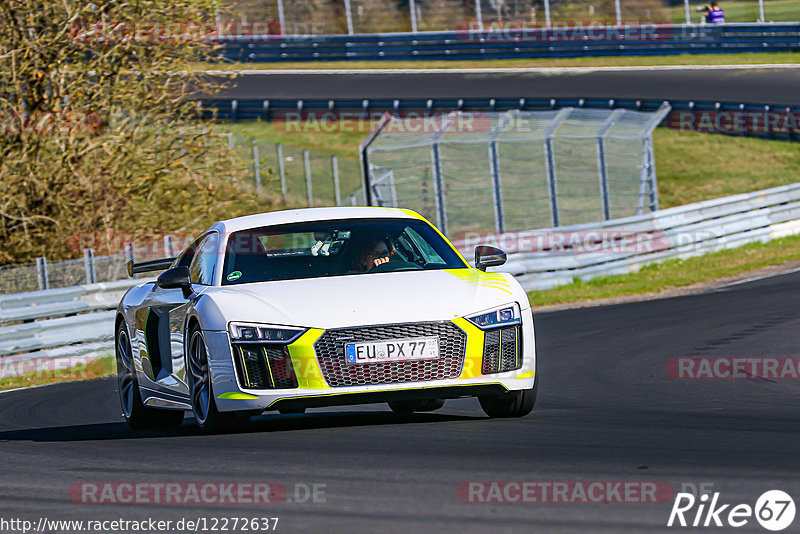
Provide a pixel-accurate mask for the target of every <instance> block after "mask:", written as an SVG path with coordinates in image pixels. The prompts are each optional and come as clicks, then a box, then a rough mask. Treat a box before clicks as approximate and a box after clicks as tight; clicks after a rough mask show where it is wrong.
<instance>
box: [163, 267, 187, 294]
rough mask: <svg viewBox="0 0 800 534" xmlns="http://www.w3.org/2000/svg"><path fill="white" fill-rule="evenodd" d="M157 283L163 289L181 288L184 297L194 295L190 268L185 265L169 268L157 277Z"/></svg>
mask: <svg viewBox="0 0 800 534" xmlns="http://www.w3.org/2000/svg"><path fill="white" fill-rule="evenodd" d="M156 284H158V287H160V288H162V289H181V290H183V296H184V298H187V299H188V298H189V297H190V296H191V295H192V281H191V277H190V275H189V268H188V267H186V266H185V265H181V266H180V267H173V268H172V269H167V270H166V271H164V272H163V273H161V274H160V275H159V277H158V278H157V279H156Z"/></svg>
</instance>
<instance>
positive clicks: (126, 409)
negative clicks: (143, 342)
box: [115, 321, 183, 429]
mask: <svg viewBox="0 0 800 534" xmlns="http://www.w3.org/2000/svg"><path fill="white" fill-rule="evenodd" d="M115 353H116V358H117V391H118V392H119V401H120V405H121V407H122V416H123V417H124V418H125V422H127V423H128V425H129V426H130V427H131V428H136V429H141V428H170V427H175V426H178V425H180V424H181V422H183V412H182V411H180V410H159V409H158V408H150V407H147V406H145V405H144V403H143V402H142V394H141V392H140V391H139V381H138V380H137V378H136V368H135V367H134V365H133V352H132V351H131V340H130V337H128V327H127V326H126V325H125V322H124V321H122V322H120V324H119V326H118V327H117V335H116V344H115Z"/></svg>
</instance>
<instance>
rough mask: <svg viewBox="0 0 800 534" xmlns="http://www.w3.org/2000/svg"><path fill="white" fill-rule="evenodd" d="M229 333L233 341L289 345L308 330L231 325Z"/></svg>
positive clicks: (249, 324) (250, 324)
mask: <svg viewBox="0 0 800 534" xmlns="http://www.w3.org/2000/svg"><path fill="white" fill-rule="evenodd" d="M228 331H229V332H230V334H231V339H232V340H233V341H239V342H242V341H254V342H259V343H281V344H285V345H288V344H289V343H291V342H292V341H294V340H295V339H297V338H298V337H300V336H301V335H302V334H303V332H305V331H306V329H305V328H292V327H288V326H271V325H264V324H254V323H230V324H229V325H228Z"/></svg>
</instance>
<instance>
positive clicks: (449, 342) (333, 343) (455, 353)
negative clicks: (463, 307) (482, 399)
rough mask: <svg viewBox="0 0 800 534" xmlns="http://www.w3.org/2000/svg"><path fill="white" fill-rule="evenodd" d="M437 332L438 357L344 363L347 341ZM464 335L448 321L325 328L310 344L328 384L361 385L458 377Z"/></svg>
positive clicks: (429, 334)
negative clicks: (313, 342)
mask: <svg viewBox="0 0 800 534" xmlns="http://www.w3.org/2000/svg"><path fill="white" fill-rule="evenodd" d="M426 336H439V358H438V359H435V360H416V361H401V362H378V363H367V364H348V363H346V361H345V355H344V347H345V345H346V344H347V343H359V342H362V341H386V340H390V339H403V338H411V337H426ZM466 348H467V335H466V334H465V333H464V332H463V331H462V330H461V329H460V328H458V327H457V326H456V325H454V324H453V323H451V322H449V321H441V322H429V323H408V324H394V325H385V326H369V327H362V328H339V329H334V330H327V331H326V332H325V333H324V334H322V336H320V338H319V339H318V340H317V342H316V343H315V344H314V350H315V352H316V354H317V361H318V362H319V366H320V369H321V370H322V376H323V377H324V378H325V382H327V383H328V385H329V386H331V387H342V386H363V385H367V384H391V383H397V382H417V381H422V380H442V379H447V378H458V377H459V375H461V369H462V367H463V366H464V355H465V354H466Z"/></svg>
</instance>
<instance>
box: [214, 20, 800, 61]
mask: <svg viewBox="0 0 800 534" xmlns="http://www.w3.org/2000/svg"><path fill="white" fill-rule="evenodd" d="M221 42H222V43H223V44H224V48H223V52H222V55H221V57H220V59H221V60H226V61H244V62H281V61H326V60H327V61H345V60H352V61H364V60H384V61H385V60H428V61H430V60H455V59H513V58H537V57H548V58H552V57H585V56H630V55H640V56H644V55H664V54H709V53H717V54H730V53H739V52H781V51H792V50H798V49H800V23H768V24H763V23H758V24H741V23H733V24H720V25H696V24H681V25H627V26H626V25H622V26H602V25H594V26H593V25H588V26H579V27H577V26H572V27H553V28H526V29H518V28H515V29H505V30H499V31H498V30H491V31H480V30H470V31H446V32H417V33H373V34H359V35H311V36H301V35H292V36H285V37H281V36H268V35H267V36H252V35H247V36H240V37H236V36H233V37H229V38H226V39H223V40H222V41H221Z"/></svg>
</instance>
